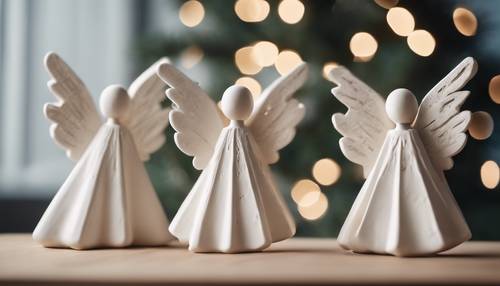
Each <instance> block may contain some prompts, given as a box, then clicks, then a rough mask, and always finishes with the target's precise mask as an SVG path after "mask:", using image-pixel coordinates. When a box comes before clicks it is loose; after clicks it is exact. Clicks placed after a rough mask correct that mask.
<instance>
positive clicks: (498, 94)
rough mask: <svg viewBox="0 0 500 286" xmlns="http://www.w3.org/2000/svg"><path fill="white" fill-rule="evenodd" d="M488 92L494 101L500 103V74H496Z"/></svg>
mask: <svg viewBox="0 0 500 286" xmlns="http://www.w3.org/2000/svg"><path fill="white" fill-rule="evenodd" d="M488 93H489V94H490V97H491V100H493V102H495V103H498V104H500V75H496V76H494V77H493V78H492V79H491V80H490V84H489V85H488Z"/></svg>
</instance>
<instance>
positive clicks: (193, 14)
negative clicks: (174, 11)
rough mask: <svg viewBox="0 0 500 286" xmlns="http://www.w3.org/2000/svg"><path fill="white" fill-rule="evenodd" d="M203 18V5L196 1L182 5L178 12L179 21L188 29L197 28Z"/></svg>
mask: <svg viewBox="0 0 500 286" xmlns="http://www.w3.org/2000/svg"><path fill="white" fill-rule="evenodd" d="M204 17H205V8H203V4H201V3H200V2H199V1H196V0H189V1H187V2H185V3H184V4H182V6H181V8H180V10H179V19H180V20H181V22H182V24H184V25H186V26H188V27H195V26H198V25H199V24H200V23H201V21H203V18H204Z"/></svg>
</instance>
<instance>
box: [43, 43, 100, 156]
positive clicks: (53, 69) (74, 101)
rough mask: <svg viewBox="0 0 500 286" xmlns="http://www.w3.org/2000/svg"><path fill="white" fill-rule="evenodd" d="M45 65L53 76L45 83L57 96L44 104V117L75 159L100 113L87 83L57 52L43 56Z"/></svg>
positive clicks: (53, 132) (93, 131)
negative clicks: (52, 101)
mask: <svg viewBox="0 0 500 286" xmlns="http://www.w3.org/2000/svg"><path fill="white" fill-rule="evenodd" d="M45 67H46V69H47V71H48V72H49V74H50V76H51V77H52V79H51V80H49V82H48V83H47V85H48V87H49V89H50V91H51V92H52V93H53V94H54V95H55V96H56V97H57V98H58V99H59V102H57V103H47V104H45V106H44V114H45V117H47V118H48V119H49V120H50V121H52V122H53V124H52V125H51V126H50V134H51V137H52V138H53V139H54V141H55V142H56V143H57V144H58V145H60V146H61V147H62V148H64V149H65V150H66V154H67V156H68V157H69V158H71V159H72V160H75V161H76V160H78V159H80V157H81V155H82V154H83V152H84V151H85V149H86V148H87V146H88V144H89V143H90V141H92V138H94V136H95V134H96V132H97V130H98V129H99V127H100V126H101V117H100V115H99V113H98V111H97V109H96V106H95V104H94V101H93V99H92V96H91V95H90V93H89V91H88V90H87V87H85V85H84V84H83V82H82V81H81V80H80V78H78V76H77V75H76V74H75V72H73V70H71V68H70V67H69V66H68V65H67V64H66V63H65V62H64V61H63V60H62V59H61V58H60V57H59V56H58V55H57V54H55V53H48V54H47V55H46V56H45Z"/></svg>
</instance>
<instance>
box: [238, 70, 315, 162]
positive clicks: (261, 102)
mask: <svg viewBox="0 0 500 286" xmlns="http://www.w3.org/2000/svg"><path fill="white" fill-rule="evenodd" d="M306 79H307V64H306V63H302V64H300V65H299V66H297V67H296V68H295V69H293V70H292V71H291V72H290V73H288V74H287V75H284V76H282V77H280V78H278V79H277V80H275V81H274V82H273V83H272V84H271V85H270V86H269V87H267V88H266V89H265V90H264V91H263V92H262V94H261V95H260V97H259V99H258V100H257V102H256V103H255V105H254V109H253V111H252V114H251V115H250V117H249V118H248V119H247V120H246V122H245V124H246V126H248V128H249V129H250V130H251V132H252V135H253V136H254V138H255V140H256V141H257V144H258V145H259V147H260V150H261V151H262V154H263V155H264V156H263V157H264V159H265V161H266V163H267V164H273V163H276V162H277V161H278V160H279V153H278V151H279V150H280V149H282V148H284V147H285V146H286V145H288V144H289V143H290V142H291V141H292V139H293V137H294V136H295V128H296V126H297V124H299V122H300V121H301V120H302V119H303V118H304V115H305V108H304V105H303V104H302V103H300V102H299V101H298V100H297V99H295V98H292V96H293V94H294V93H295V92H296V91H297V90H298V89H299V88H300V87H301V86H302V85H304V83H305V81H306Z"/></svg>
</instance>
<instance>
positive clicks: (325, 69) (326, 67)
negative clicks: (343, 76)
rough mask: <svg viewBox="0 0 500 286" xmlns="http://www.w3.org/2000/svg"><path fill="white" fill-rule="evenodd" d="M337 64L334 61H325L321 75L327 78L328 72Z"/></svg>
mask: <svg viewBox="0 0 500 286" xmlns="http://www.w3.org/2000/svg"><path fill="white" fill-rule="evenodd" d="M338 65H339V64H338V63H336V62H327V63H326V64H324V65H323V77H324V78H328V75H329V74H330V72H331V71H332V70H333V69H334V68H335V67H337V66H338Z"/></svg>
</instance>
